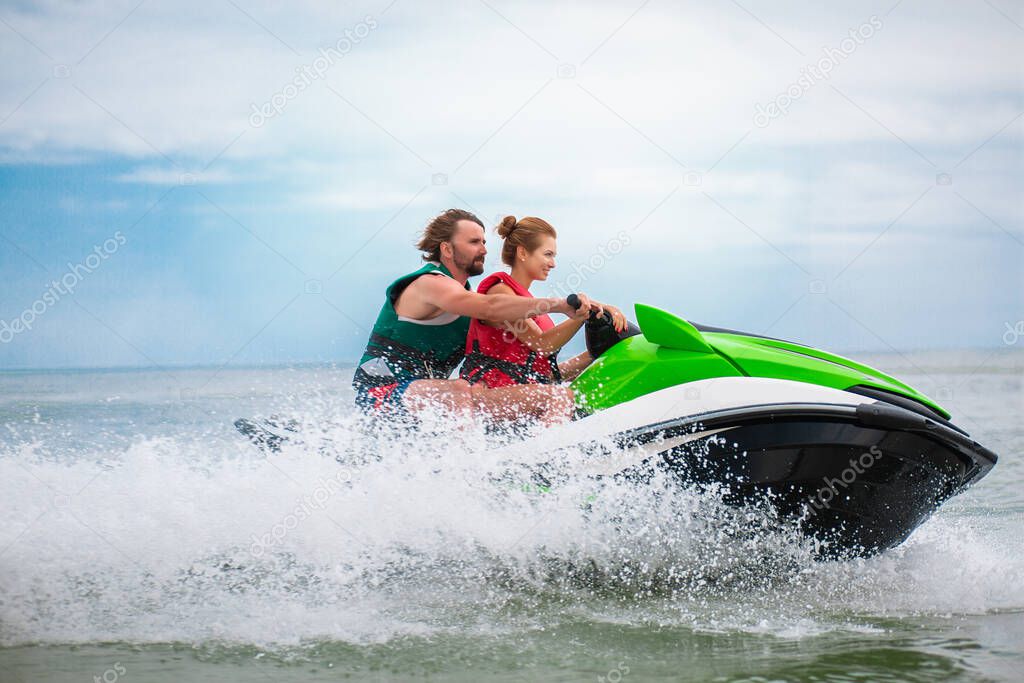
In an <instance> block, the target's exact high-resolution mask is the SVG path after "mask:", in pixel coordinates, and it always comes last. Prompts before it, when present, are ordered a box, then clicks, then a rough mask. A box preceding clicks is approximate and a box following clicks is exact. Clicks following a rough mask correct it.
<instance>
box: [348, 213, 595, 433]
mask: <svg viewBox="0 0 1024 683" xmlns="http://www.w3.org/2000/svg"><path fill="white" fill-rule="evenodd" d="M417 247H418V248H419V250H420V251H421V252H423V254H424V256H423V260H424V261H426V262H427V263H426V265H424V266H423V267H422V268H420V269H419V270H417V271H415V272H413V273H409V274H408V275H405V276H403V277H400V278H398V279H397V280H395V281H394V282H393V283H392V284H391V285H390V286H389V287H388V288H387V292H386V298H385V301H384V305H383V306H382V307H381V310H380V314H379V315H378V316H377V322H376V323H375V324H374V326H373V331H372V332H371V334H370V340H369V342H368V343H367V346H366V352H365V353H364V354H363V357H362V359H361V360H360V361H359V367H358V368H357V369H356V373H355V376H354V377H353V379H352V386H353V388H354V389H355V390H356V403H357V404H358V405H359V406H360V407H362V408H363V409H364V410H367V411H370V412H380V413H381V414H402V413H405V412H408V413H412V414H416V413H417V412H420V411H423V410H427V409H431V408H438V407H439V408H441V409H443V410H447V411H450V412H453V413H456V414H461V415H482V416H486V417H490V418H493V419H498V420H511V419H516V418H519V417H523V416H533V417H536V418H538V419H540V420H541V421H543V422H545V423H548V424H550V423H555V422H560V421H564V420H567V419H568V418H569V417H570V416H571V414H572V410H573V395H572V390H571V389H569V388H568V387H562V386H557V385H546V384H529V385H520V386H510V387H501V388H497V389H488V388H486V387H484V386H482V385H476V386H470V385H469V383H467V382H466V381H464V380H461V379H454V380H453V379H448V376H449V375H450V374H451V373H452V371H453V370H454V369H455V368H456V367H458V365H459V363H461V362H462V358H463V354H464V352H465V345H466V334H467V332H468V330H469V321H470V319H471V318H478V319H481V320H516V319H521V318H526V317H528V316H530V315H536V314H538V313H548V312H555V313H564V314H565V315H569V316H579V317H586V316H589V315H590V313H591V311H596V312H598V313H600V312H601V311H602V308H601V306H600V304H597V303H596V302H591V301H590V300H589V299H588V298H587V297H586V295H584V294H579V295H578V296H579V299H580V301H581V302H582V305H581V306H580V307H579V308H578V309H574V308H573V307H572V306H570V305H569V303H568V301H566V300H564V299H553V298H545V299H534V298H524V297H519V296H515V295H511V294H510V295H492V296H486V295H484V294H477V293H475V292H472V291H470V289H469V284H468V282H467V281H468V280H469V278H470V277H471V276H474V275H480V274H481V273H483V270H484V257H485V256H486V255H487V248H486V239H485V238H484V226H483V223H482V222H481V221H480V219H479V218H477V217H476V216H474V215H473V214H472V213H470V212H468V211H463V210H461V209H448V210H447V211H445V212H444V213H442V214H441V215H439V216H437V217H436V218H434V219H433V220H432V221H430V223H429V224H428V225H427V227H426V229H425V230H424V231H423V237H422V238H421V239H420V241H419V243H418V245H417Z"/></svg>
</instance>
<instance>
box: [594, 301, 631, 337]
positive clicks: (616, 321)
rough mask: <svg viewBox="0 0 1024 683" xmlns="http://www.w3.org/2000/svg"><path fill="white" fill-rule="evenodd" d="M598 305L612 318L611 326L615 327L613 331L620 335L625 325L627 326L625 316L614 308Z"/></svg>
mask: <svg viewBox="0 0 1024 683" xmlns="http://www.w3.org/2000/svg"><path fill="white" fill-rule="evenodd" d="M598 305H599V306H603V307H604V310H605V312H606V313H608V314H609V315H611V317H612V325H613V326H614V327H615V331H616V332H620V333H621V332H622V331H623V330H625V329H626V325H627V322H626V316H625V315H623V313H622V311H620V310H619V309H617V308H616V307H615V306H610V305H608V304H598Z"/></svg>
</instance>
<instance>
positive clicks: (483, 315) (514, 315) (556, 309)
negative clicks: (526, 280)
mask: <svg viewBox="0 0 1024 683" xmlns="http://www.w3.org/2000/svg"><path fill="white" fill-rule="evenodd" d="M414 285H415V286H416V290H415V294H416V295H417V296H418V297H419V298H420V299H421V300H422V301H423V302H424V303H426V304H429V305H431V306H436V307H437V308H440V309H441V310H442V311H445V312H447V313H454V314H456V315H464V316H468V317H470V318H479V319H480V320H521V319H523V318H528V317H530V316H532V315H541V314H544V313H563V314H565V315H568V316H576V315H579V316H583V315H584V312H585V313H586V314H587V315H589V313H590V310H591V302H590V300H589V299H588V298H587V297H586V295H584V294H580V295H579V296H580V300H581V301H582V302H583V305H582V306H580V308H579V310H578V311H577V310H575V309H573V308H572V307H571V306H570V305H569V304H568V302H566V300H565V299H554V298H540V299H534V298H526V297H522V296H516V295H514V294H495V295H493V296H487V295H485V294H477V293H476V292H470V291H469V290H466V289H463V287H462V285H460V284H459V283H458V282H457V281H456V280H453V279H451V278H448V277H421V278H419V279H418V280H417V281H416V282H415V283H414ZM412 286H413V285H410V288H411V287H412ZM409 293H412V292H409Z"/></svg>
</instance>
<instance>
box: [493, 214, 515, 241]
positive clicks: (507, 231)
mask: <svg viewBox="0 0 1024 683" xmlns="http://www.w3.org/2000/svg"><path fill="white" fill-rule="evenodd" d="M517 222H518V221H517V220H516V217H515V216H505V217H504V218H502V219H501V223H498V235H500V236H501V238H502V239H504V238H506V237H508V236H509V235H511V234H512V231H513V230H515V229H516V223H517Z"/></svg>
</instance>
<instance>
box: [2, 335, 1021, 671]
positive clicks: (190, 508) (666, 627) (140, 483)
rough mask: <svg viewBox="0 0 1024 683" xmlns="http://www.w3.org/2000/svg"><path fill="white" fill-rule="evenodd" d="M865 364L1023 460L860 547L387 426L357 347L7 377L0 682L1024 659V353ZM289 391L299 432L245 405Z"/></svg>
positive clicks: (949, 664) (840, 667)
mask: <svg viewBox="0 0 1024 683" xmlns="http://www.w3.org/2000/svg"><path fill="white" fill-rule="evenodd" d="M857 359H858V360H863V361H865V362H868V363H870V364H874V365H876V366H878V367H880V368H881V369H883V370H886V371H889V372H891V373H893V374H895V375H896V376H898V377H900V378H901V379H903V380H905V381H907V382H908V383H910V384H911V385H912V386H915V387H917V388H919V389H921V390H922V391H924V392H925V393H926V394H928V395H930V396H932V397H933V398H935V399H936V400H938V401H939V402H940V403H942V404H943V405H945V406H947V407H948V408H949V409H950V410H951V411H952V412H953V419H954V421H955V422H956V423H957V424H959V425H961V426H963V427H964V428H965V429H966V430H967V431H969V432H971V434H972V436H973V437H974V438H975V439H977V440H978V441H979V442H981V443H983V444H984V445H986V446H988V447H989V448H991V449H992V450H994V451H996V452H997V453H998V454H999V455H1000V458H1001V459H1000V462H999V464H998V465H997V467H996V468H995V469H994V470H993V471H992V472H991V473H990V474H989V476H988V477H987V478H986V479H985V480H983V481H982V482H981V483H980V484H979V485H978V486H976V487H974V488H973V489H971V490H970V491H968V492H967V493H965V494H963V495H961V496H959V497H957V498H955V499H953V500H951V501H949V502H947V503H946V504H945V505H944V506H943V507H942V509H940V510H939V511H938V513H937V514H936V515H935V516H934V517H933V518H932V519H930V520H929V521H928V522H927V523H926V524H924V525H923V526H922V527H920V528H919V529H918V530H917V531H916V532H915V533H914V534H913V535H912V536H911V538H910V539H909V540H908V541H907V542H906V543H904V544H903V545H902V546H900V547H898V548H896V549H894V550H891V551H889V552H887V553H884V554H883V555H881V556H878V557H874V558H870V559H862V560H853V561H844V562H821V561H817V560H815V559H814V557H813V548H812V547H811V546H810V544H809V543H808V542H807V541H806V539H803V538H801V537H800V536H799V535H796V534H791V533H787V532H785V531H784V530H783V531H780V530H778V529H777V528H776V527H775V525H774V524H773V523H772V520H771V519H770V517H771V515H770V513H769V512H768V511H766V510H760V509H757V508H750V509H737V508H730V507H727V506H724V505H722V504H721V503H720V502H719V500H718V498H717V497H716V496H714V495H713V494H709V493H706V492H705V493H698V492H694V491H686V490H680V489H679V488H678V487H676V486H675V485H673V484H672V483H671V482H669V481H662V480H660V479H658V478H657V477H655V478H654V479H652V480H651V481H649V482H646V483H644V484H643V485H638V484H636V483H630V482H609V481H604V482H595V481H594V480H593V479H589V478H587V477H573V476H572V474H571V467H568V469H565V470H564V471H556V472H555V473H554V476H553V478H552V480H551V481H548V480H540V479H538V478H536V477H535V476H532V475H531V473H530V472H529V471H521V472H517V471H515V468H514V467H513V466H512V465H510V464H509V463H503V462H502V452H503V449H504V448H505V447H504V446H503V445H502V444H501V442H500V441H496V440H495V439H494V437H493V435H488V434H486V433H484V432H482V431H480V430H477V429H475V428H473V427H471V426H467V425H461V426H460V425H456V426H449V428H446V429H438V428H437V425H434V427H435V428H434V429H428V430H426V431H425V432H420V433H416V434H380V433H377V432H375V431H373V430H368V429H367V425H366V424H365V420H363V419H362V418H360V416H358V415H357V414H355V413H354V411H353V410H352V408H351V405H352V393H351V389H350V388H349V381H350V378H351V369H346V368H333V367H298V368H273V369H252V368H193V369H180V368H171V369H164V370H106V371H103V370H82V371H50V372H6V373H2V374H0V506H2V507H0V510H2V512H3V524H2V525H0V681H3V682H5V683H6V682H7V681H88V680H97V679H98V680H103V681H107V683H113V682H114V681H125V682H126V683H129V682H132V681H204V680H209V681H222V680H238V681H262V680H274V681H291V680H303V681H317V680H339V679H347V680H370V681H384V680H423V679H424V678H426V679H428V680H466V681H471V680H508V681H534V680H558V681H577V680H580V681H585V680H592V681H593V680H597V681H613V682H617V681H627V682H628V681H647V680H694V681H734V680H736V681H740V680H747V681H774V680H807V681H863V680H872V681H889V680H891V681H896V680H900V681H906V680H910V681H917V680H920V681H934V680H971V681H974V680H977V681H982V680H1020V679H1021V675H1022V674H1021V672H1022V671H1024V540H1022V538H1024V534H1022V525H1021V522H1022V513H1024V464H1022V457H1021V456H1022V453H1024V424H1022V416H1024V354H1021V353H1020V352H1017V351H1015V350H999V351H965V352H930V353H916V354H887V355H878V356H859V357H857ZM270 415H279V416H282V417H285V418H288V419H292V420H295V421H296V424H295V425H294V429H295V430H296V432H294V433H293V434H291V435H292V436H293V438H292V440H291V441H289V442H288V443H286V444H285V445H284V447H283V448H282V450H281V451H280V452H279V453H270V454H268V453H266V452H264V451H262V450H260V449H259V448H257V447H255V446H254V445H253V444H252V443H250V442H249V441H248V440H247V439H245V438H244V437H242V436H241V435H239V434H238V432H237V431H236V430H235V429H234V427H233V426H232V423H233V421H234V420H235V419H236V418H238V417H259V416H270ZM537 438H538V439H539V440H540V442H541V443H543V439H544V435H543V433H540V434H538V435H537ZM563 464H565V463H563ZM510 467H511V468H512V469H509V468H510Z"/></svg>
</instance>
